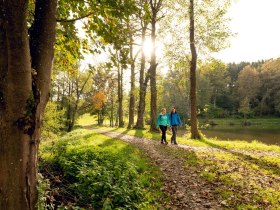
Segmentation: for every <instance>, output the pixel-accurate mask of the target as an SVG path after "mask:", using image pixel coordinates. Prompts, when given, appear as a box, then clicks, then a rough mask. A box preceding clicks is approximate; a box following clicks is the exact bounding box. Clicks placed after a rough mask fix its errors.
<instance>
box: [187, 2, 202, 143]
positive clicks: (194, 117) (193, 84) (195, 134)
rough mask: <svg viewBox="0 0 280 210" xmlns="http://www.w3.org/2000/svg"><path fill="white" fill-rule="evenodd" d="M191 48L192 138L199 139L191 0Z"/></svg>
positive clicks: (195, 59)
mask: <svg viewBox="0 0 280 210" xmlns="http://www.w3.org/2000/svg"><path fill="white" fill-rule="evenodd" d="M189 13H190V48H191V55H192V59H191V65H190V106H191V138H192V139H198V138H200V134H199V132H198V129H197V112H196V109H197V105H196V64H197V53H196V48H195V40H194V4H193V0H190V7H189Z"/></svg>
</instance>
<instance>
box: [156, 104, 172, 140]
mask: <svg viewBox="0 0 280 210" xmlns="http://www.w3.org/2000/svg"><path fill="white" fill-rule="evenodd" d="M167 126H170V121H169V117H168V115H167V114H166V109H165V108H162V109H161V113H160V114H159V115H158V118H157V122H156V128H158V127H159V128H160V130H161V143H162V144H168V143H167V141H166V131H167Z"/></svg>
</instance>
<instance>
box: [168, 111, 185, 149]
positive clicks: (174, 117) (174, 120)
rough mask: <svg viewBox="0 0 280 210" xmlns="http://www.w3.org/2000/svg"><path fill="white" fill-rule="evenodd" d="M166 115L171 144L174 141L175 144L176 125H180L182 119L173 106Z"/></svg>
mask: <svg viewBox="0 0 280 210" xmlns="http://www.w3.org/2000/svg"><path fill="white" fill-rule="evenodd" d="M168 117H169V121H170V125H171V129H172V137H171V144H172V143H174V144H176V145H177V141H176V135H177V127H178V125H182V121H181V119H180V117H179V115H178V113H177V111H176V108H175V107H173V108H172V109H171V112H170V114H169V115H168Z"/></svg>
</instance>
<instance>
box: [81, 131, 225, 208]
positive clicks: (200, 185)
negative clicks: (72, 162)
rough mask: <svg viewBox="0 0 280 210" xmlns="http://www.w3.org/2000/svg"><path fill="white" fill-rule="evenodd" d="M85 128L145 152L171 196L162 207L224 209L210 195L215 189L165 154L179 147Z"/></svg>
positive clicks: (182, 164) (179, 161)
mask: <svg viewBox="0 0 280 210" xmlns="http://www.w3.org/2000/svg"><path fill="white" fill-rule="evenodd" d="M85 128H86V129H91V130H95V131H97V132H99V133H102V134H104V135H106V136H109V137H111V138H115V139H120V140H123V141H125V142H128V143H130V144H132V145H135V146H137V147H139V148H140V149H142V150H143V151H145V153H146V154H147V155H148V156H149V157H150V158H151V159H152V160H153V161H154V163H155V164H156V165H158V166H159V167H160V170H161V171H162V173H163V176H164V180H163V181H164V187H163V191H164V192H166V193H167V194H168V195H169V196H170V197H171V201H170V203H166V204H165V207H166V208H167V209H172V210H173V209H180V210H183V209H184V210H185V209H186V210H190V209H191V210H192V209H194V210H196V209H197V210H202V209H212V210H214V209H215V210H218V209H223V208H222V207H223V206H222V202H221V201H218V200H217V199H216V198H215V197H214V195H213V194H212V192H213V191H214V187H215V186H213V185H212V184H210V183H206V182H205V181H204V180H203V179H201V178H200V177H199V173H198V172H196V171H193V170H191V169H190V168H187V167H185V166H184V162H183V159H180V158H174V157H172V156H171V155H170V154H168V150H166V147H178V146H174V145H161V144H160V143H159V142H158V141H151V140H149V139H145V138H139V137H134V136H130V135H126V134H122V133H118V132H113V131H105V130H101V129H94V128H92V127H89V126H87V127H85ZM183 149H185V150H192V149H193V148H189V147H184V148H183Z"/></svg>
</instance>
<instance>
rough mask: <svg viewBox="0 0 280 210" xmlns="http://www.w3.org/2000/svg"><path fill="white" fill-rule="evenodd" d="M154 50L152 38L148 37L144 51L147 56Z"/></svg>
mask: <svg viewBox="0 0 280 210" xmlns="http://www.w3.org/2000/svg"><path fill="white" fill-rule="evenodd" d="M151 52H152V40H151V39H146V40H145V42H144V53H145V56H150V55H151Z"/></svg>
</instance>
